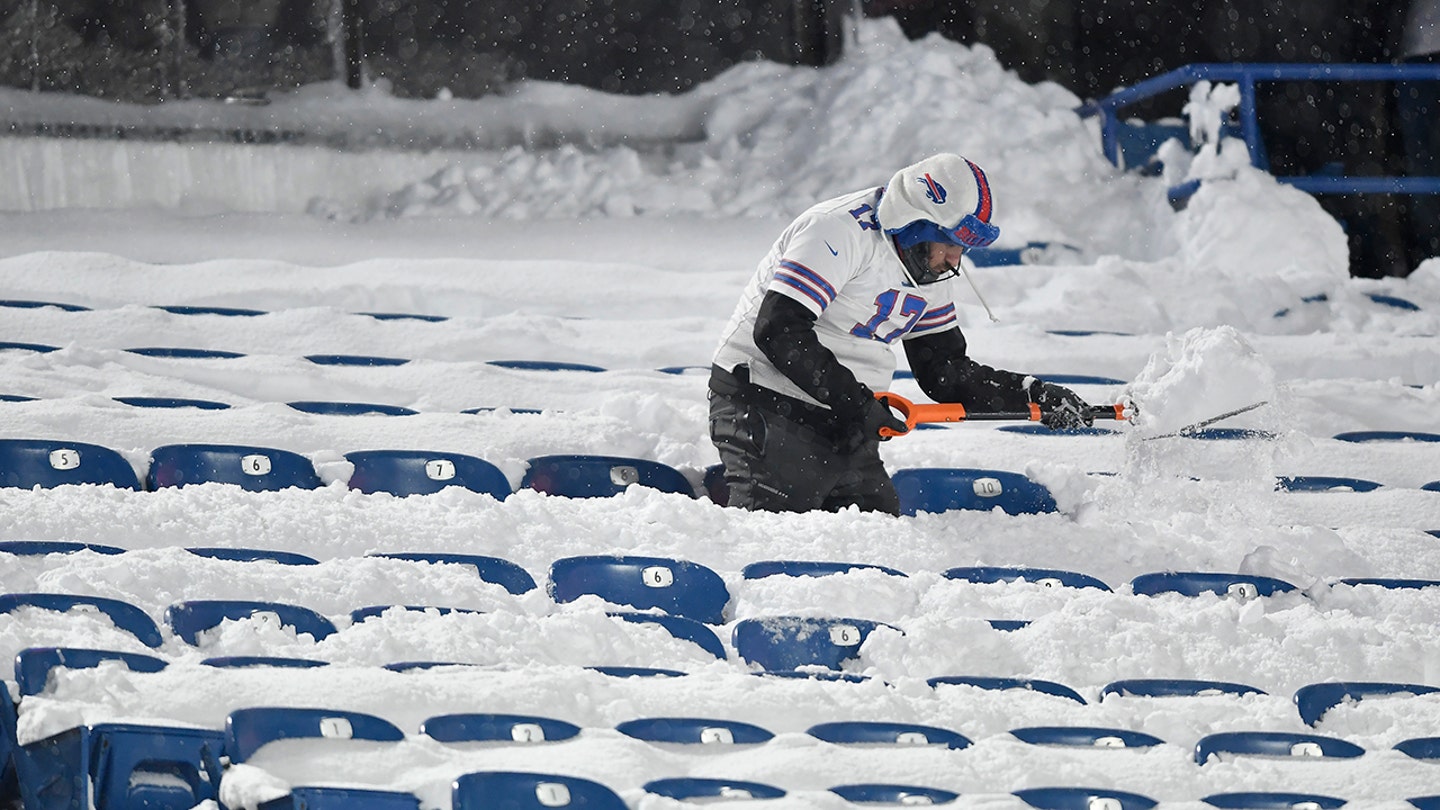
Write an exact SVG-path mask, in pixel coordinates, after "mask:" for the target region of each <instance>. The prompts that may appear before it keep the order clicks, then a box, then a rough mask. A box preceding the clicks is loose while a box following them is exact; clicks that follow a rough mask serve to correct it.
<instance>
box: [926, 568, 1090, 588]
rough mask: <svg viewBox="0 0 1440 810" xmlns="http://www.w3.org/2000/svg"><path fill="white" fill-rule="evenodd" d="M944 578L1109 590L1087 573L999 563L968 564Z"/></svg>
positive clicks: (949, 572) (950, 572)
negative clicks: (1018, 581) (1001, 564)
mask: <svg viewBox="0 0 1440 810" xmlns="http://www.w3.org/2000/svg"><path fill="white" fill-rule="evenodd" d="M945 578H946V579H958V580H963V581H965V582H976V583H982V584H990V583H996V582H1014V581H1016V580H1020V581H1024V582H1034V583H1036V584H1039V585H1044V586H1046V587H1052V588H1053V587H1066V588H1098V589H1100V590H1102V591H1108V590H1110V586H1109V585H1106V584H1105V583H1104V582H1102V581H1100V580H1099V579H1096V578H1095V577H1092V576H1090V575H1089V574H1081V573H1078V572H1076V571H1065V570H1062V569H1059V568H1032V567H1028V566H1000V565H982V566H968V567H961V568H951V569H949V570H947V571H946V572H945Z"/></svg>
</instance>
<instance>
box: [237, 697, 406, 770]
mask: <svg viewBox="0 0 1440 810" xmlns="http://www.w3.org/2000/svg"><path fill="white" fill-rule="evenodd" d="M294 739H326V740H365V741H371V742H399V741H400V740H403V739H405V734H404V733H403V732H402V731H400V729H399V728H397V727H396V726H395V724H393V723H391V722H390V721H389V720H386V719H384V718H381V717H376V716H375V715H372V714H366V713H364V712H355V711H347V710H343V709H324V708H309V707H292V706H253V707H249V708H244V709H236V710H235V711H233V712H231V713H230V715H229V716H228V717H226V718H225V753H226V754H227V755H228V756H229V757H230V761H231V762H245V761H247V760H249V759H250V758H251V757H252V756H254V755H255V752H256V751H259V750H260V749H261V748H263V747H264V746H265V745H267V744H268V743H272V742H275V741H277V740H294Z"/></svg>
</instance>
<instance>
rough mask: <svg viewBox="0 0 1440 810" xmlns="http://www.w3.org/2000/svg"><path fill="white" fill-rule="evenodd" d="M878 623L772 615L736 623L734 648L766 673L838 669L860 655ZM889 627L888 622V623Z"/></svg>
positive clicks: (863, 620)
mask: <svg viewBox="0 0 1440 810" xmlns="http://www.w3.org/2000/svg"><path fill="white" fill-rule="evenodd" d="M879 626H880V623H879V622H873V621H869V620H867V619H848V618H823V619H822V618H813V617H800V616H774V617H769V618H765V619H745V620H743V621H740V622H737V623H736V624H735V629H734V631H733V636H732V641H733V642H734V645H735V651H736V652H737V653H739V654H740V657H741V658H743V659H744V660H745V661H746V662H747V663H750V664H755V665H757V666H759V667H760V668H761V669H762V670H765V671H767V672H773V671H784V670H792V669H799V668H801V667H809V666H820V667H825V668H827V669H833V670H839V669H840V668H841V664H842V663H844V662H845V661H848V660H850V659H852V658H855V657H857V656H859V654H860V645H862V644H864V643H865V639H866V638H868V637H869V636H870V633H871V632H873V631H874V630H875V628H876V627H879ZM887 626H888V625H887Z"/></svg>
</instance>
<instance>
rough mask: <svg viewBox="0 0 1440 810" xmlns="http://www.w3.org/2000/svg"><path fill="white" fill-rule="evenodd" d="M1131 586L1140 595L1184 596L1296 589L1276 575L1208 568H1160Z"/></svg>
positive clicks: (1243, 596)
mask: <svg viewBox="0 0 1440 810" xmlns="http://www.w3.org/2000/svg"><path fill="white" fill-rule="evenodd" d="M1130 587H1131V589H1132V590H1133V591H1134V592H1135V594H1136V595H1139V596H1157V595H1160V594H1166V593H1177V594H1180V595H1182V596H1200V595H1201V594H1216V595H1218V596H1234V597H1236V598H1237V599H1252V598H1254V597H1257V596H1274V595H1275V594H1277V593H1289V592H1291V591H1294V590H1296V588H1295V586H1294V585H1291V584H1290V583H1288V582H1286V581H1284V580H1282V579H1276V578H1275V577H1266V576H1260V575H1258V574H1228V573H1217V572H1209V571H1159V572H1156V573H1153V574H1141V575H1140V576H1138V577H1135V578H1134V579H1133V580H1131V581H1130Z"/></svg>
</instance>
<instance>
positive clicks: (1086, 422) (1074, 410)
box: [1030, 380, 1095, 430]
mask: <svg viewBox="0 0 1440 810" xmlns="http://www.w3.org/2000/svg"><path fill="white" fill-rule="evenodd" d="M1030 401H1031V402H1033V403H1035V404H1036V405H1039V406H1040V423H1041V424H1042V425H1044V426H1045V427H1048V428H1050V429H1051V430H1064V429H1066V428H1078V427H1089V426H1090V425H1093V424H1095V417H1094V416H1091V415H1090V403H1088V402H1086V401H1085V400H1083V399H1081V398H1080V395H1079V394H1076V393H1075V392H1074V391H1071V390H1070V389H1069V388H1066V387H1065V386H1063V385H1056V384H1055V383H1048V382H1045V381H1044V380H1035V381H1034V382H1032V383H1030Z"/></svg>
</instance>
